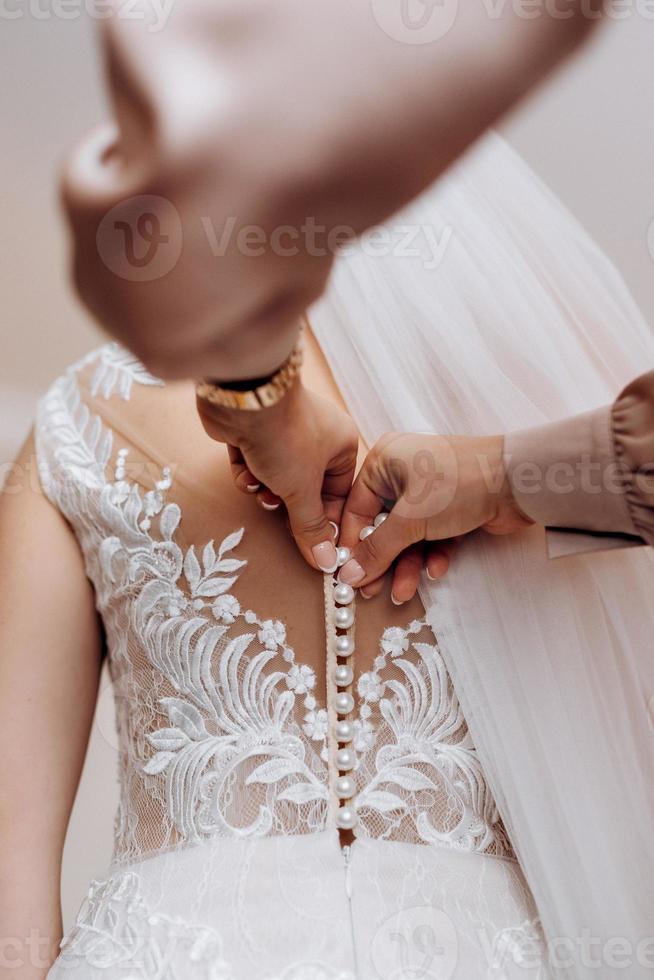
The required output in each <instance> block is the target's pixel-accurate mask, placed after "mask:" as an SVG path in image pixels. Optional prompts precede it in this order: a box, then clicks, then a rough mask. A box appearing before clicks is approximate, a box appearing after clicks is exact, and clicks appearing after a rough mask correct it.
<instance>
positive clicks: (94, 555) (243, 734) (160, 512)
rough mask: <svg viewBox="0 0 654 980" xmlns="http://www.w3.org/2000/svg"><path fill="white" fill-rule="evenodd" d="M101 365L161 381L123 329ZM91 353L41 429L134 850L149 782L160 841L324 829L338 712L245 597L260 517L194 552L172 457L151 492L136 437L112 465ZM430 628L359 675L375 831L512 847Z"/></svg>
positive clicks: (117, 387)
mask: <svg viewBox="0 0 654 980" xmlns="http://www.w3.org/2000/svg"><path fill="white" fill-rule="evenodd" d="M92 360H93V358H88V359H86V360H85V361H84V362H83V365H84V366H85V365H86V364H87V363H89V362H91V361H92ZM94 368H95V370H94V374H93V377H92V380H91V392H92V394H94V395H101V396H102V397H103V398H109V397H111V396H112V395H114V394H117V395H118V396H119V397H121V398H123V399H125V400H127V399H128V398H129V396H130V393H131V389H132V386H133V384H134V383H139V384H147V385H156V384H160V382H158V381H157V379H153V378H152V377H151V376H150V375H148V374H147V372H145V370H144V369H143V368H142V367H141V366H140V365H139V364H138V362H136V361H135V360H134V359H133V358H132V357H131V356H130V355H127V354H126V353H125V352H124V351H122V350H121V348H120V347H118V345H113V344H112V345H108V346H107V347H105V348H102V350H101V351H100V352H99V353H98V354H96V355H95V358H94ZM79 370H80V365H78V366H77V367H76V368H73V369H71V370H70V371H69V372H68V373H67V375H65V376H64V377H63V378H62V379H61V380H60V381H59V382H57V383H56V384H55V385H54V386H53V388H52V389H51V391H50V393H49V394H48V395H47V396H46V398H45V399H44V400H43V402H42V405H41V409H40V419H39V426H38V432H37V438H38V446H39V455H40V468H41V475H42V479H43V481H44V486H45V487H46V489H47V491H48V492H49V493H50V494H51V495H52V496H53V499H55V500H56V502H57V504H58V505H59V507H60V508H61V510H62V511H63V513H64V514H65V515H66V516H67V517H68V518H69V520H70V521H71V523H72V524H73V526H74V527H75V530H76V532H77V534H78V538H79V540H80V544H81V547H82V550H83V552H84V555H85V560H86V562H87V568H88V571H89V576H90V578H91V579H92V581H93V582H94V585H95V588H96V593H97V601H98V608H99V609H100V611H101V613H102V616H103V619H104V623H105V629H106V633H107V640H108V646H109V650H110V661H111V665H112V671H113V677H114V686H115V690H116V696H117V706H118V724H119V734H120V740H121V745H122V747H123V748H122V763H121V782H122V790H123V791H122V798H121V805H120V810H119V813H118V815H117V820H116V854H117V856H120V855H121V854H122V855H124V856H125V857H129V856H133V855H134V854H135V853H143V852H144V851H145V850H147V849H148V848H147V845H146V844H144V842H143V841H141V840H139V815H138V813H137V812H136V810H135V806H134V804H133V801H134V799H137V798H138V799H139V801H141V805H147V801H148V800H150V801H151V802H152V803H153V805H154V806H155V808H156V806H160V807H161V808H162V809H163V811H164V812H165V815H166V821H165V822H164V824H167V829H166V827H165V826H164V831H163V833H162V838H161V840H159V841H158V842H157V843H158V845H159V846H166V845H169V844H175V843H179V842H189V841H197V840H201V839H204V838H207V837H211V836H213V835H220V836H249V835H255V836H256V835H269V834H292V833H307V832H313V831H317V830H321V829H323V828H324V827H325V824H326V820H327V815H328V800H329V796H328V790H327V786H328V779H327V759H328V754H327V737H328V732H327V728H328V726H327V712H326V710H325V706H324V705H319V704H318V703H317V701H316V697H315V695H314V694H313V689H314V687H315V683H316V677H315V673H314V671H313V669H312V668H310V667H309V666H307V665H306V664H302V663H301V662H298V661H297V659H296V655H295V652H294V650H293V649H292V647H291V646H290V645H289V644H288V643H287V638H286V628H285V626H284V624H283V623H282V622H280V621H279V620H270V619H265V620H263V619H261V618H259V616H258V615H257V613H256V612H255V611H253V610H252V609H245V610H244V609H242V608H241V603H240V601H239V598H238V596H237V595H236V594H235V593H236V592H237V591H238V590H237V586H238V577H239V572H240V570H241V569H242V568H243V567H244V566H245V564H246V562H245V560H244V559H241V558H239V557H236V556H235V552H236V550H237V549H238V548H239V546H240V545H241V542H242V539H243V534H244V532H243V529H240V530H237V531H234V532H233V533H230V534H228V535H227V536H226V537H225V538H224V539H223V540H222V541H221V542H220V543H219V544H218V545H216V543H215V542H214V541H210V542H208V543H207V544H206V545H204V547H203V548H202V549H201V552H198V551H196V549H195V547H194V546H191V547H189V548H188V549H187V550H186V551H185V552H184V551H183V550H182V549H181V547H180V546H179V545H178V544H177V542H176V540H175V537H176V532H177V531H178V528H179V525H180V521H181V517H182V515H181V511H180V508H179V507H178V505H177V504H175V503H172V502H170V503H168V502H167V501H166V497H167V493H168V491H169V490H170V488H171V485H172V479H171V475H170V471H169V470H164V471H163V472H162V474H161V478H160V479H159V480H157V481H156V485H155V488H154V489H153V490H151V491H147V492H142V490H141V488H140V487H139V486H138V485H137V484H134V483H130V482H129V480H128V479H126V471H127V465H126V464H127V455H128V454H127V450H125V449H121V450H120V451H119V452H118V454H117V457H116V464H115V470H114V478H113V480H109V479H108V478H107V476H106V472H107V468H108V466H109V462H110V459H111V456H112V447H113V435H112V432H111V430H109V429H107V428H106V427H105V426H104V425H103V423H102V420H101V419H100V418H99V417H98V416H94V415H92V414H91V412H90V411H89V408H88V407H87V406H86V405H85V404H84V402H83V400H82V398H81V394H80V391H79V387H78V381H77V375H78V372H79ZM427 631H428V627H427V624H426V622H425V621H414V622H412V623H410V624H409V626H408V627H407V628H405V629H400V628H392V629H387V630H386V631H385V632H384V633H383V635H382V637H381V640H380V652H379V656H378V657H377V658H376V660H375V663H374V669H373V670H371V671H368V672H367V673H364V674H362V675H361V676H360V677H359V679H358V682H357V691H358V695H359V703H358V708H357V715H356V718H355V720H354V727H355V738H354V742H353V747H354V749H355V753H356V755H357V766H356V768H355V770H354V772H353V776H354V778H355V779H356V780H357V783H358V806H359V809H360V816H361V821H360V828H359V830H358V832H360V833H361V834H364V835H367V836H375V837H384V838H389V839H403V840H414V841H423V842H427V843H434V844H440V845H447V846H455V847H460V848H463V849H467V850H478V851H492V852H493V853H498V854H508V853H510V849H509V847H508V843H507V842H506V839H505V837H504V832H503V830H502V827H501V824H500V822H499V817H498V814H497V810H496V808H495V805H494V802H493V800H492V797H491V795H490V792H489V790H488V787H487V785H486V782H485V780H484V777H483V773H482V771H481V767H480V764H479V760H478V758H477V755H476V752H475V749H474V746H473V745H472V743H471V740H470V736H469V734H468V731H467V727H466V724H465V720H464V718H463V716H462V714H461V709H460V707H459V704H458V701H457V699H456V696H455V694H454V691H453V689H452V684H451V681H450V678H449V676H448V674H447V671H446V668H445V665H444V663H443V661H442V658H441V656H440V653H439V651H438V648H437V646H436V645H435V643H434V642H433V635H432V634H431V633H430V634H429V635H430V637H431V640H432V642H429V643H427V642H420V640H419V639H418V637H419V636H420V635H421V634H425V635H426V634H427ZM135 651H137V652H138V654H139V657H140V661H141V662H143V660H144V659H145V662H146V663H147V665H148V671H149V673H148V672H147V671H145V669H144V666H143V663H141V666H140V668H139V669H138V670H137V668H136V667H135V665H134V663H133V660H134V659H135V656H134V653H135ZM298 709H300V710H298ZM143 801H145V803H143ZM155 822H156V821H155ZM159 823H161V820H160V821H159Z"/></svg>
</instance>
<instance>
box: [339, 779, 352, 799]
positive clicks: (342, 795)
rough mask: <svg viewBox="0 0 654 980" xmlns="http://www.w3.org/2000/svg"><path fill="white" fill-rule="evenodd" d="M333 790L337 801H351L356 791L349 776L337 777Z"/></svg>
mask: <svg viewBox="0 0 654 980" xmlns="http://www.w3.org/2000/svg"><path fill="white" fill-rule="evenodd" d="M335 789H336V795H337V796H338V798H339V800H351V799H352V797H353V796H354V793H355V791H356V787H355V785H354V780H353V779H352V777H351V776H339V777H338V779H337V780H336V786H335Z"/></svg>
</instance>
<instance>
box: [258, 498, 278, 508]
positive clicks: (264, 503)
mask: <svg viewBox="0 0 654 980" xmlns="http://www.w3.org/2000/svg"><path fill="white" fill-rule="evenodd" d="M261 506H262V507H263V509H264V510H277V509H278V507H279V504H267V503H266V501H265V500H262V501H261Z"/></svg>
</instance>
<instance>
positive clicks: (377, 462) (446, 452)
mask: <svg viewBox="0 0 654 980" xmlns="http://www.w3.org/2000/svg"><path fill="white" fill-rule="evenodd" d="M503 454H504V437H503V436H483V437H479V438H476V437H467V436H449V437H445V436H437V435H423V434H414V433H399V434H398V433H393V432H391V433H387V434H386V435H385V436H383V437H382V438H381V439H380V440H379V442H377V443H376V445H375V446H374V447H373V448H372V450H371V451H370V452H369V453H368V456H367V457H366V460H365V462H364V464H363V466H362V468H361V470H360V472H359V474H358V476H357V478H356V480H355V482H354V485H353V487H352V490H351V492H350V494H349V496H348V500H347V503H346V505H345V509H344V511H343V517H342V521H341V537H340V541H339V544H342V545H345V546H346V547H349V548H352V549H353V554H352V557H351V558H350V560H349V561H348V562H347V564H346V565H344V566H343V568H342V569H341V572H340V575H339V578H341V580H342V581H344V582H348V583H349V584H350V585H353V586H357V587H358V588H361V586H364V594H368V595H370V594H372V593H373V592H374V591H377V590H378V588H379V582H380V580H381V576H383V575H384V573H385V572H386V571H387V570H388V568H389V567H390V566H391V564H392V562H393V561H394V560H395V559H396V558H398V556H400V557H399V560H398V565H397V568H396V571H395V576H394V583H393V596H394V598H395V600H396V601H406V600H407V599H409V598H411V596H412V595H413V593H414V592H415V590H416V588H417V584H418V578H419V575H420V572H421V570H422V566H423V563H424V562H426V565H427V572H428V574H429V575H430V577H431V578H438V577H440V576H441V575H443V574H444V573H445V572H446V571H447V567H448V562H449V552H450V549H451V545H452V541H454V540H456V539H458V538H459V537H461V536H462V535H465V534H467V533H469V532H470V531H475V530H477V529H478V528H483V529H484V530H486V531H488V532H490V533H491V534H509V533H511V532H512V531H516V530H520V529H521V528H524V527H527V526H529V525H530V524H531V523H533V522H532V521H530V520H529V518H527V517H526V516H525V515H524V514H523V513H522V512H521V511H520V510H519V508H518V507H517V505H516V503H515V502H514V500H513V495H512V491H511V487H510V484H509V481H508V480H507V477H506V471H505V467H504V459H503ZM386 503H388V505H389V506H392V509H391V510H390V514H389V516H388V518H387V519H386V520H385V521H384V523H383V524H381V525H380V526H379V527H378V528H377V529H376V530H375V532H374V533H373V534H370V535H368V537H366V538H365V539H364V540H363V541H359V532H360V531H361V529H362V528H364V527H366V526H370V525H372V523H373V521H374V518H375V516H376V515H377V514H378V513H379V512H380V511H381V510H383V509H384V506H385V504H386ZM432 541H438V542H440V544H439V545H438V546H437V547H436V550H432V549H433V546H431V548H430V546H428V545H426V544H425V543H426V542H432ZM425 549H427V553H426V554H425Z"/></svg>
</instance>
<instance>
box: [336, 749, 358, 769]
mask: <svg viewBox="0 0 654 980" xmlns="http://www.w3.org/2000/svg"><path fill="white" fill-rule="evenodd" d="M355 761H356V760H355V758H354V752H353V751H352V749H339V750H338V752H337V753H336V765H337V767H338V768H339V769H341V770H344V771H345V770H348V769H354V763H355Z"/></svg>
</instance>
